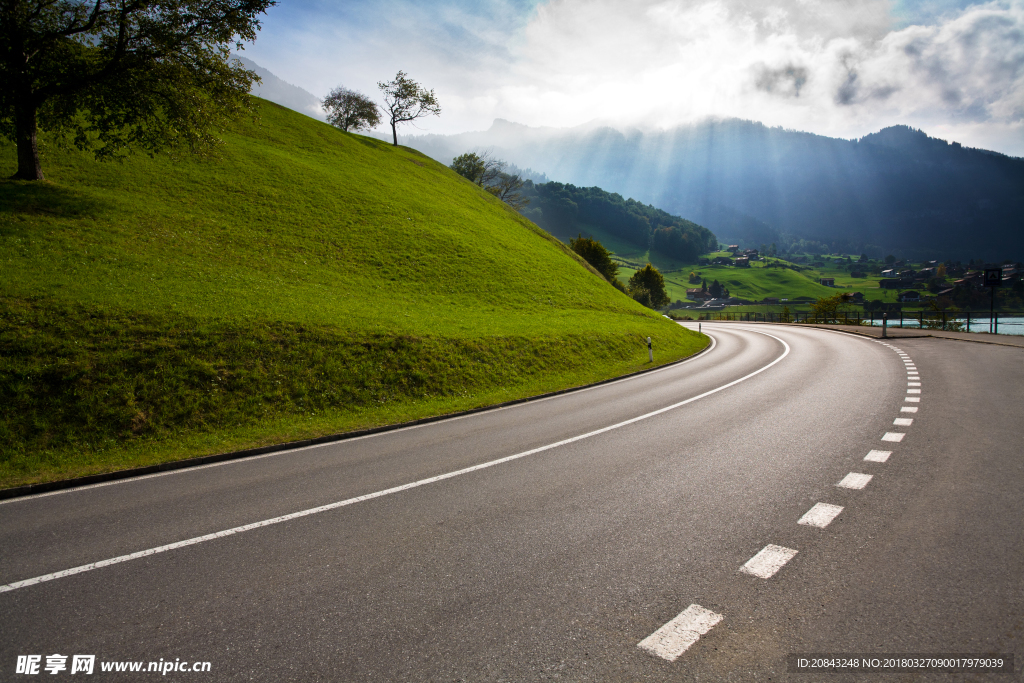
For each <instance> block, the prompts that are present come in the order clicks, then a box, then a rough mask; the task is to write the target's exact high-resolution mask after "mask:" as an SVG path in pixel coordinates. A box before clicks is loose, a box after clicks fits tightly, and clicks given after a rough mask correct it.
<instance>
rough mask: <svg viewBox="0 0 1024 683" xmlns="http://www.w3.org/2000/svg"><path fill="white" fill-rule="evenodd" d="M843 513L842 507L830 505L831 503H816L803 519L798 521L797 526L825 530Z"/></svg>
mask: <svg viewBox="0 0 1024 683" xmlns="http://www.w3.org/2000/svg"><path fill="white" fill-rule="evenodd" d="M842 511H843V507H842V506H841V505H830V504H829V503H815V504H814V507H812V508H811V509H810V510H808V511H807V512H806V513H805V514H804V516H803V517H801V518H800V519H799V520H797V524H805V525H807V526H816V527H818V528H819V529H824V528H825V527H827V526H828V525H829V523H830V522H831V521H832V520H833V519H835V518H836V517H837V516H838V515H839V513H840V512H842Z"/></svg>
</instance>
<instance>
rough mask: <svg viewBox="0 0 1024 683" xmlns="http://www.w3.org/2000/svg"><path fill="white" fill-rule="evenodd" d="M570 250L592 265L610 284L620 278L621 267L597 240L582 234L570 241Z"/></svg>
mask: <svg viewBox="0 0 1024 683" xmlns="http://www.w3.org/2000/svg"><path fill="white" fill-rule="evenodd" d="M569 248H571V249H572V250H573V251H574V252H576V253H577V254H579V255H580V257H581V258H583V260H584V261H586V262H587V263H589V264H590V265H592V266H593V267H594V270H596V271H597V272H599V273H601V275H604V277H605V279H606V280H608V282H615V281H616V279H617V278H618V275H619V267H618V266H617V265H615V262H614V261H612V255H611V253H610V252H609V251H608V250H607V249H605V248H604V245H603V244H601V243H600V242H598V241H597V240H595V239H593V238H592V237H584V236H583V235H582V234H580V235H579V236H578V237H575V238H572V239H570V240H569Z"/></svg>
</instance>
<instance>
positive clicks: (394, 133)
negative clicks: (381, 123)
mask: <svg viewBox="0 0 1024 683" xmlns="http://www.w3.org/2000/svg"><path fill="white" fill-rule="evenodd" d="M391 137H393V138H394V139H395V147H398V129H397V128H395V122H394V121H392V122H391Z"/></svg>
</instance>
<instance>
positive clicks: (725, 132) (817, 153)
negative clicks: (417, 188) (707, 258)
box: [404, 119, 1024, 260]
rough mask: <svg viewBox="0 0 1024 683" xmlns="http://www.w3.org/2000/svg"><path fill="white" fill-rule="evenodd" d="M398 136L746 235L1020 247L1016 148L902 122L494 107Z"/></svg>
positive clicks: (839, 244)
mask: <svg viewBox="0 0 1024 683" xmlns="http://www.w3.org/2000/svg"><path fill="white" fill-rule="evenodd" d="M404 144H406V145H408V146H410V147H413V148H415V149H418V150H420V151H421V152H423V153H425V154H427V155H429V156H431V157H433V158H435V159H437V160H438V161H441V162H443V163H449V162H450V161H451V159H452V158H453V157H454V156H457V155H458V154H461V153H464V152H466V151H488V152H490V153H491V154H492V155H493V156H495V157H497V158H501V159H504V160H506V161H509V162H511V163H512V164H515V165H516V166H519V167H522V168H527V167H528V168H530V169H531V170H532V171H534V172H537V173H543V174H545V175H546V176H547V177H549V178H551V179H556V180H558V181H561V182H564V183H572V184H574V185H579V186H599V187H601V188H603V189H604V190H607V191H610V192H617V193H620V194H622V195H624V196H627V197H632V198H634V199H636V200H638V201H641V202H647V203H650V204H653V205H654V206H657V207H659V208H661V209H664V210H665V211H668V212H669V213H672V214H677V215H680V216H683V217H685V218H687V219H689V220H692V221H695V222H697V223H699V224H701V225H703V226H705V227H707V228H709V229H711V230H712V231H713V232H714V233H715V234H716V235H717V236H718V237H719V239H720V240H722V241H725V242H736V243H739V244H741V245H743V246H754V247H756V246H759V245H762V244H764V245H767V244H772V243H777V244H778V245H779V249H780V251H781V250H785V249H787V248H792V249H808V250H812V251H813V250H821V251H836V252H838V251H843V252H853V253H861V252H868V253H870V254H872V255H879V256H880V255H883V254H888V253H894V254H895V255H897V256H900V257H907V258H942V259H946V258H954V259H963V260H967V259H968V258H982V259H985V260H996V259H999V260H1002V259H1013V260H1020V259H1021V258H1022V257H1024V229H1022V228H1024V159H1020V158H1015V157H1008V156H1005V155H1002V154H999V153H996V152H990V151H986V150H980V149H971V148H967V147H963V146H961V145H960V144H958V143H956V142H953V143H947V142H946V141H944V140H939V139H936V138H932V137H929V136H928V135H927V134H926V133H924V132H922V131H920V130H915V129H912V128H909V127H907V126H893V127H890V128H885V129H883V130H881V131H878V132H877V133H873V134H871V135H867V136H865V137H863V138H860V139H859V140H843V139H837V138H829V137H824V136H821V135H815V134H811V133H804V132H798V131H793V130H786V129H783V128H770V127H768V126H765V125H763V124H761V123H757V122H754V121H745V120H740V119H718V120H705V121H702V122H699V123H695V124H692V125H686V126H678V127H676V128H673V129H670V130H662V131H653V132H651V131H646V132H645V131H641V130H636V129H633V130H618V129H615V128H612V127H610V126H602V125H590V126H582V127H579V128H573V129H554V128H533V127H528V126H523V125H519V124H515V123H510V122H508V121H504V120H500V119H499V120H496V121H495V122H494V124H493V125H492V126H491V128H490V129H489V130H487V131H483V132H472V133H462V134H458V135H421V136H415V137H406V138H405V143H404Z"/></svg>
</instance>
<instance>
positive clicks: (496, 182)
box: [485, 171, 530, 211]
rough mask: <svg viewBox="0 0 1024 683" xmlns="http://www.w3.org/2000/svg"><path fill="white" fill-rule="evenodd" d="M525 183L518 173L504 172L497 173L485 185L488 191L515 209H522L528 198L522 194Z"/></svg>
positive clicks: (527, 202) (528, 201)
mask: <svg viewBox="0 0 1024 683" xmlns="http://www.w3.org/2000/svg"><path fill="white" fill-rule="evenodd" d="M524 184H526V181H524V180H523V179H522V178H521V177H520V176H519V174H518V173H505V172H504V171H502V172H501V173H499V175H498V176H497V177H496V178H494V179H493V180H491V182H490V184H489V185H486V186H485V187H486V189H487V191H488V192H490V193H491V194H493V195H494V196H495V197H497V198H498V199H500V200H501V201H503V202H505V203H506V204H508V205H509V206H511V207H512V208H513V209H515V210H516V211H522V210H523V209H525V208H526V205H527V204H529V203H530V200H529V199H527V198H526V197H524V196H523V193H522V189H523V185H524Z"/></svg>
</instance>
